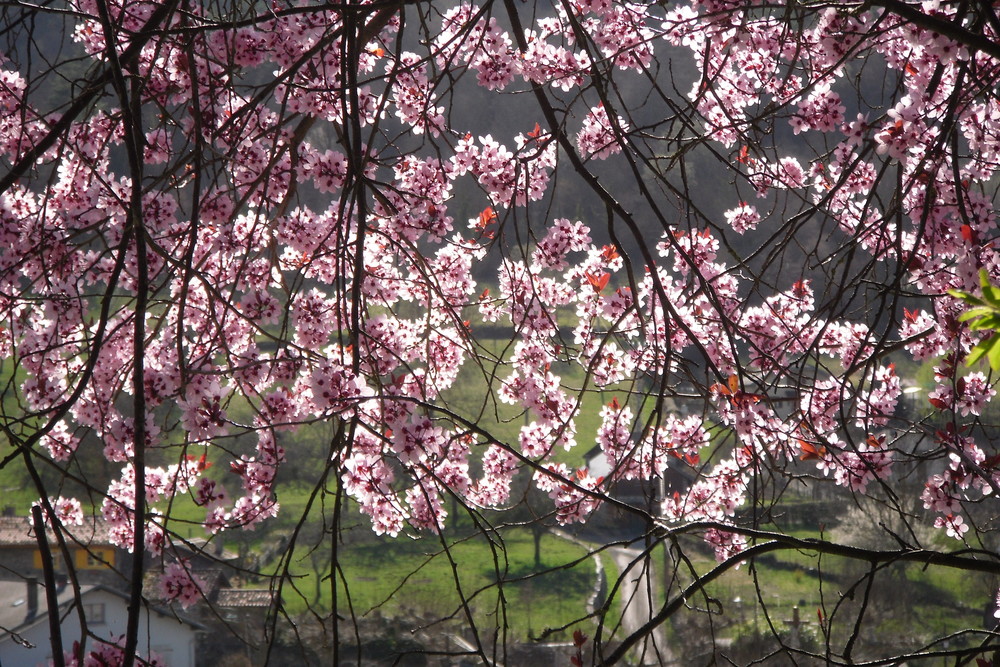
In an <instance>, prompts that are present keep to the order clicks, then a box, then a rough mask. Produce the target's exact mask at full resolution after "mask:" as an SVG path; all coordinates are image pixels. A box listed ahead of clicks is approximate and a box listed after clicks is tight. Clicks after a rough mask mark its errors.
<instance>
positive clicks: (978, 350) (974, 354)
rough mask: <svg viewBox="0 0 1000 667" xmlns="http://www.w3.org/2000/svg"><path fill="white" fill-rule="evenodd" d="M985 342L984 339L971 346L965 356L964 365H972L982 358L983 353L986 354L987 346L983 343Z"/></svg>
mask: <svg viewBox="0 0 1000 667" xmlns="http://www.w3.org/2000/svg"><path fill="white" fill-rule="evenodd" d="M985 342H986V341H983V343H979V344H978V345H976V346H975V347H974V348H972V351H971V352H969V356H968V357H966V358H965V365H966V366H973V365H975V363H976V362H977V361H979V360H980V359H982V358H983V355H985V354H986V352H987V347H988V346H987V345H984V343H985Z"/></svg>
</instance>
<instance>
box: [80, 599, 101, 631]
mask: <svg viewBox="0 0 1000 667" xmlns="http://www.w3.org/2000/svg"><path fill="white" fill-rule="evenodd" d="M83 616H84V618H86V619H87V623H88V624H89V625H104V603H103V602H85V603H84V604H83Z"/></svg>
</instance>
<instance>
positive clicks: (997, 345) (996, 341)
mask: <svg viewBox="0 0 1000 667" xmlns="http://www.w3.org/2000/svg"><path fill="white" fill-rule="evenodd" d="M983 342H984V343H985V342H987V341H983ZM988 342H989V344H990V351H989V352H988V353H987V356H989V359H990V368H992V369H993V370H995V371H1000V336H993V338H990V340H989V341H988Z"/></svg>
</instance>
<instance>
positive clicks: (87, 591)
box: [0, 579, 204, 667]
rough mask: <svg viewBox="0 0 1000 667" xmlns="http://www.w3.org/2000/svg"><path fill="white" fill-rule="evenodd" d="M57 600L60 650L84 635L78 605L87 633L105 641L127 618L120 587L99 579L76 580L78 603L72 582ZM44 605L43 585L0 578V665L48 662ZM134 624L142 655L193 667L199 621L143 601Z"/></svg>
mask: <svg viewBox="0 0 1000 667" xmlns="http://www.w3.org/2000/svg"><path fill="white" fill-rule="evenodd" d="M57 600H58V603H57V604H58V612H57V613H58V614H59V618H61V619H62V623H61V624H60V634H61V635H62V637H61V638H62V647H63V651H64V652H66V653H69V652H71V651H72V650H73V647H74V643H76V642H80V641H81V639H84V637H83V634H82V633H81V631H80V618H79V613H80V611H81V610H82V611H83V615H84V618H86V622H87V631H88V633H91V634H93V635H96V636H97V637H98V638H100V639H101V640H104V641H106V642H107V643H110V644H115V643H116V642H117V641H118V639H119V638H120V637H122V636H123V635H124V634H125V624H126V619H127V618H128V596H127V595H126V594H125V593H123V592H121V591H119V590H115V589H113V588H109V587H106V586H101V585H85V586H81V587H80V598H79V602H80V606H79V607H78V606H77V600H76V598H75V592H74V589H73V587H72V586H69V585H65V584H64V585H63V586H62V588H61V589H60V590H59V592H58V596H57ZM49 611H50V610H49V609H48V606H47V604H46V594H45V588H44V586H43V585H42V584H41V583H39V582H38V581H37V580H34V579H29V580H18V581H2V580H0V628H3V630H4V632H3V633H2V634H0V665H14V666H18V665H38V664H47V663H48V661H49V660H51V659H52V657H53V656H52V644H51V641H50V636H51V635H50V632H49ZM139 627H140V632H139V645H138V651H139V654H140V655H141V656H143V657H148V656H149V654H150V651H152V652H153V653H155V654H157V655H159V656H160V657H161V658H163V660H164V661H165V662H166V664H168V665H170V667H194V664H195V654H196V645H197V635H196V632H197V631H198V630H201V629H204V626H202V625H200V624H198V623H196V622H194V621H192V620H191V619H189V618H187V617H185V616H181V615H178V614H176V613H174V611H173V610H169V609H165V608H162V607H156V606H149V605H147V606H146V607H145V608H144V609H143V610H142V612H141V616H140V620H139ZM84 641H85V649H86V650H88V651H89V650H92V649H94V648H95V647H96V646H97V645H98V644H99V642H98V640H96V639H94V638H93V637H91V638H89V639H84Z"/></svg>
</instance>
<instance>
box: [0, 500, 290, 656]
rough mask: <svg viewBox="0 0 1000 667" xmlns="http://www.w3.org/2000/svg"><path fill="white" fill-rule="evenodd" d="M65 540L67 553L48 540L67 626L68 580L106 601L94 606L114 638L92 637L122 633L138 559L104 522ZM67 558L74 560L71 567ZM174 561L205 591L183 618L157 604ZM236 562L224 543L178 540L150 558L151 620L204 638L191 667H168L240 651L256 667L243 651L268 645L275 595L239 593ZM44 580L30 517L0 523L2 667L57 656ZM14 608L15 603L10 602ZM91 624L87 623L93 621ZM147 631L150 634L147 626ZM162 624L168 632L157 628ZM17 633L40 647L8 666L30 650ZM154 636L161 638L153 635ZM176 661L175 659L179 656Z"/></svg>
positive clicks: (74, 631)
mask: <svg viewBox="0 0 1000 667" xmlns="http://www.w3.org/2000/svg"><path fill="white" fill-rule="evenodd" d="M62 533H63V537H64V541H65V545H66V549H65V552H64V551H63V549H61V548H60V547H59V545H58V542H57V540H56V539H55V535H54V534H52V533H51V531H49V535H48V536H47V537H48V540H47V541H48V545H49V550H50V553H51V557H52V560H53V565H54V567H53V569H54V572H53V574H54V575H55V579H56V581H57V582H59V583H57V585H60V584H61V585H62V586H64V588H62V589H60V593H59V595H60V598H59V604H60V610H61V612H62V611H63V610H64V609H65V610H68V611H69V614H68V615H67V616H66V622H69V621H70V620H72V619H75V618H76V613H77V612H76V610H75V609H74V608H71V606H70V607H66V606H64V605H71V604H72V587H71V586H66V585H65V584H66V582H68V581H70V580H73V581H76V582H77V584H78V585H79V586H80V587H81V591H83V590H86V591H87V595H88V596H90V597H94V596H97V597H99V598H100V601H99V602H95V603H94V604H95V605H98V604H99V605H103V606H104V607H103V608H104V609H105V610H106V611H105V612H104V613H105V617H106V618H107V619H109V621H107V622H106V628H107V629H108V635H104V634H101V632H98V631H97V626H94V627H91V628H90V629H91V630H93V631H95V632H97V634H98V635H100V636H109V637H110V636H112V633H111V629H112V628H117V627H118V626H117V625H115V622H117V619H118V616H119V613H118V612H119V611H120V616H121V618H122V619H124V618H125V616H127V614H126V611H125V609H126V606H127V599H128V591H129V576H128V575H129V572H130V569H131V560H132V555H131V554H129V553H128V552H127V551H126V550H125V549H121V548H120V547H118V546H116V545H114V544H113V543H112V542H111V539H110V536H109V533H108V529H107V524H105V523H104V521H103V520H102V519H101V517H99V516H98V517H90V518H89V519H88V520H86V521H85V523H84V525H82V526H63V530H62ZM65 554H68V562H67V558H66V555H65ZM176 559H183V560H184V561H185V562H186V563H187V567H188V568H189V569H190V571H191V573H192V574H193V575H194V576H195V577H196V578H197V580H198V581H199V582H201V585H202V587H203V590H202V593H203V596H204V600H203V601H202V602H199V603H197V604H195V605H194V606H192V607H190V608H189V609H187V610H181V609H180V607H179V606H177V605H171V604H167V603H164V602H163V601H162V600H159V599H157V596H158V595H159V588H158V579H159V574H160V573H162V571H163V567H164V566H165V565H166V564H167V563H169V562H171V561H173V560H176ZM238 560H239V557H238V554H235V553H232V552H230V551H228V550H226V549H223V548H222V546H221V543H212V544H209V543H207V542H206V541H205V540H202V539H197V538H196V539H190V540H175V541H174V543H173V544H172V545H171V546H170V547H169V548H168V549H165V550H164V553H163V556H162V557H161V558H155V559H154V558H151V557H147V562H146V574H147V577H146V582H145V584H144V591H143V593H144V597H145V598H146V600H147V603H148V606H149V609H153V610H157V611H156V613H153V614H151V615H150V618H154V617H157V618H158V617H159V616H162V617H163V618H170V619H171V620H172V621H173V622H174V623H175V624H176V623H178V622H180V619H182V618H183V619H185V621H184V622H185V623H186V624H187V626H188V627H189V628H192V629H191V632H192V637H193V636H194V634H193V633H194V632H195V630H194V628H199V629H201V630H203V631H202V632H199V633H198V638H197V641H196V643H195V644H192V646H194V647H195V648H192V654H191V658H190V659H191V662H187V660H188V658H187V657H184V658H179V657H173V658H171V659H170V660H169V661H168V663H167V664H169V665H170V666H171V667H175V665H188V664H191V665H193V664H194V662H193V660H194V657H193V656H194V655H195V652H196V653H197V655H198V657H199V663H200V664H202V663H203V660H202V658H203V657H205V656H212V655H214V654H216V653H217V652H218V651H219V650H225V651H226V652H228V653H231V652H234V651H237V650H240V652H241V653H243V654H244V655H247V656H248V657H251V656H252V657H251V661H254V659H255V658H257V657H258V655H256V653H255V651H253V650H252V649H251V650H249V651H244V650H242V649H244V648H246V647H260V646H261V644H262V643H263V641H264V638H265V625H266V620H267V615H268V612H269V611H270V609H271V608H272V607H273V604H274V600H275V594H274V592H273V591H271V590H269V589H263V588H242V587H239V583H240V581H241V580H243V575H244V573H243V572H242V571H241V570H240V569H239V567H238ZM44 579H45V577H44V570H43V567H42V556H41V550H40V549H39V544H38V540H37V539H36V537H35V534H34V529H33V527H32V525H31V522H30V520H29V519H28V518H27V517H24V516H9V515H8V516H0V606H3V609H2V610H0V619H4V618H6V619H7V622H4V621H3V620H0V647H6V648H4V649H3V651H2V652H0V665H3V666H6V665H15V666H20V665H35V664H37V663H44V662H45V660H46V659H47V657H46V656H48V654H49V653H51V650H50V649H49V648H48V646H49V634H48V632H49V626H48V620H47V616H46V614H47V609H46V607H45V596H44V588H43V586H42V585H41V583H37V582H42V581H44ZM2 580H8V581H2ZM32 582H36V583H32ZM234 584H235V585H234ZM15 596H16V598H15ZM108 596H111V597H113V598H114V600H112V599H110V598H109V597H108ZM8 600H10V602H7V601H8ZM17 600H21V604H17V605H16V604H14V603H15V602H16V601H17ZM87 604H90V603H89V601H88V602H87V603H86V604H85V608H86V607H87ZM97 608H98V607H94V609H97ZM29 609H30V610H31V613H29ZM8 612H9V613H8ZM112 612H113V613H112ZM5 614H6V615H5ZM87 617H88V618H89V613H88V614H87ZM144 619H145V616H144ZM112 621H114V622H112ZM74 622H75V621H74ZM122 623H124V621H122ZM143 623H144V627H145V623H146V621H145V620H144V621H143ZM157 624H158V625H162V624H161V623H159V621H157ZM88 625H89V623H88ZM18 627H23V628H24V629H25V630H27V628H29V627H30V628H31V632H32V633H33V634H32V637H33V638H34V639H32V640H31V642H29V643H31V644H34V645H35V646H36V649H33V651H32V652H30V653H23V655H22V653H18V655H19V656H21V657H18V658H17V659H11V660H10V662H8V658H7V657H6V656H7V655H8V651H11V650H14V649H15V647H18V646H20V647H21V648H20V649H19V650H23V649H24V646H23V645H22V644H21V643H20V642H19V641H18V640H17V636H16V635H14V634H13V632H15V631H16V630H15V628H18ZM124 627H125V626H124V625H123V624H122V625H121V628H120V631H119V632H118V634H122V633H124V631H125V630H124ZM150 627H152V626H150ZM16 632H20V631H16ZM36 635H37V636H36ZM150 636H151V637H154V638H155V637H156V635H152V634H151V635H150ZM164 636H168V635H164ZM67 637H69V639H68V640H67ZM74 637H75V639H77V640H78V639H79V637H80V631H79V623H76V622H75V624H74V625H72V627H71V628H70V630H69V631H68V632H67V633H64V635H63V639H64V642H66V641H68V642H69V643H68V644H67V646H68V647H72V641H73V638H74ZM36 639H40V640H41V641H40V643H39V641H35V640H36ZM150 641H152V648H153V650H154V651H155V652H157V653H159V654H161V655H163V656H164V657H166V654H165V653H164V652H163V651H161V650H159V649H158V648H157V646H160V647H161V648H163V647H164V646H165V645H161V643H159V642H158V641H156V640H155V639H154V640H150ZM185 641H186V640H185ZM192 641H194V640H192ZM147 643H148V642H147ZM178 646H180V645H178ZM185 646H186V644H185ZM178 650H179V649H178ZM45 651H48V653H46V655H43V656H41V657H38V658H37V660H36V659H35V657H36V656H38V655H40V653H39V652H45ZM173 654H177V653H176V650H175V651H174V652H173ZM177 655H179V654H177Z"/></svg>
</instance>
